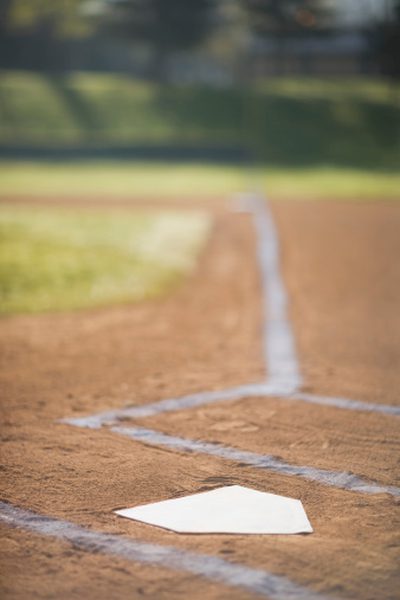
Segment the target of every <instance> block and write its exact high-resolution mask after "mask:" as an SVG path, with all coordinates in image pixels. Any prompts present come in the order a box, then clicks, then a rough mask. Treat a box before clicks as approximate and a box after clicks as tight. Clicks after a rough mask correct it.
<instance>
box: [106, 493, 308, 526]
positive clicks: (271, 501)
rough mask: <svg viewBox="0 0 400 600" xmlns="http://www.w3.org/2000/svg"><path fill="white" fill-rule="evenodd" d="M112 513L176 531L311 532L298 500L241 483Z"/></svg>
mask: <svg viewBox="0 0 400 600" xmlns="http://www.w3.org/2000/svg"><path fill="white" fill-rule="evenodd" d="M114 512H115V513H116V514H117V515H120V516H121V517H127V518H128V519H133V520H135V521H141V522H143V523H148V524H150V525H156V526H157V527H163V528H165V529H171V530H172V531H176V532H178V533H239V534H292V533H312V531H313V529H312V527H311V524H310V522H309V520H308V518H307V515H306V513H305V511H304V508H303V505H302V503H301V501H300V500H295V499H294V498H285V497H284V496H277V495H276V494H267V493H265V492H259V491H257V490H252V489H249V488H246V487H242V486H240V485H232V486H227V487H221V488H218V489H216V490H211V491H210V492H201V493H200V494H193V495H191V496H185V497H183V498H174V499H173V500H164V501H162V502H156V503H154V504H146V505H144V506H136V507H133V508H126V509H123V510H116V511H114Z"/></svg>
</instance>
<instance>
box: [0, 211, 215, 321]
mask: <svg viewBox="0 0 400 600" xmlns="http://www.w3.org/2000/svg"><path fill="white" fill-rule="evenodd" d="M209 228H210V218H209V217H208V216H207V215H205V214H203V213H184V214H183V213H179V212H160V213H155V214H153V213H143V212H141V213H140V212H132V211H127V210H126V211H124V210H117V209H113V210H110V211H106V210H103V211H87V210H86V211H84V210H69V209H51V208H50V209H49V208H40V209H28V208H12V207H10V206H8V207H2V208H1V209H0V307H1V308H0V311H1V313H2V314H12V313H21V312H28V313H31V312H40V311H55V310H69V309H76V308H88V307H93V306H102V305H106V304H111V303H122V302H133V301H138V300H144V299H147V298H152V297H155V296H158V295H160V294H163V293H165V292H166V291H167V290H169V289H170V288H171V287H172V286H174V285H175V284H177V283H178V282H179V281H180V280H181V278H182V277H183V276H184V275H185V274H186V273H188V272H189V271H190V270H191V269H192V268H193V266H194V264H195V261H196V257H197V255H198V252H199V250H200V248H201V247H202V245H203V244H204V242H205V239H206V237H207V233H208V231H209Z"/></svg>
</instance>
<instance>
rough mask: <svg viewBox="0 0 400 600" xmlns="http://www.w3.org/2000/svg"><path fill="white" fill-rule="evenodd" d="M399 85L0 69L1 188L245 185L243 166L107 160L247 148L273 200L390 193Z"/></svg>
mask: <svg viewBox="0 0 400 600" xmlns="http://www.w3.org/2000/svg"><path fill="white" fill-rule="evenodd" d="M399 92H400V88H399V86H397V87H393V86H392V87H391V88H389V86H388V85H387V84H385V83H384V82H382V81H379V80H371V79H362V78H359V79H356V78H353V79H347V80H346V79H343V80H333V79H331V80H321V79H315V78H303V79H295V78H279V79H271V80H269V81H265V82H259V83H258V84H257V85H256V86H254V87H253V88H252V89H251V90H249V89H245V88H244V89H238V88H230V89H212V88H209V87H206V86H167V87H164V88H162V87H159V86H156V85H153V84H150V83H144V82H139V81H136V80H134V79H131V78H128V77H126V76H122V75H104V74H88V73H74V74H72V75H70V76H65V77H54V76H53V77H49V76H44V75H43V74H42V75H40V74H34V73H24V72H2V73H0V146H1V145H3V146H4V147H6V148H7V147H8V148H18V147H20V146H23V145H28V146H30V147H31V148H32V157H33V160H32V162H31V163H26V162H25V163H24V162H16V161H14V162H12V161H8V162H7V161H5V160H4V161H3V162H0V194H3V195H14V194H31V195H47V196H51V195H59V194H62V195H83V194H95V195H98V196H105V195H108V196H110V195H111V196H117V195H123V196H130V195H132V196H133V195H136V196H139V195H140V196H144V197H145V196H149V195H159V196H166V197H167V196H171V195H192V194H197V195H199V194H203V195H214V194H215V195H216V194H230V193H232V192H236V191H238V190H242V189H247V188H248V187H249V181H251V178H249V177H248V176H247V175H246V173H245V170H244V168H243V167H240V166H234V165H231V166H229V165H225V166H216V165H212V164H188V163H187V164H179V163H170V164H160V163H152V164H150V163H145V162H137V163H129V162H125V163H123V162H121V163H117V162H112V160H111V159H112V156H113V154H112V150H113V148H115V147H116V146H119V147H128V148H129V146H131V145H138V146H142V147H143V146H152V145H155V146H157V145H158V146H159V145H167V146H170V147H175V146H179V147H182V146H185V145H188V146H193V145H194V146H204V147H213V146H215V145H225V146H228V147H230V146H234V147H246V148H251V149H252V151H253V152H254V154H255V155H256V156H257V157H258V163H259V181H260V185H262V186H263V188H264V189H265V190H266V191H267V192H268V193H269V195H271V196H274V197H287V196H291V197H296V196H301V197H313V198H332V197H340V198H345V197H350V198H398V197H399V191H398V190H399V189H400V178H399V173H400V110H399V106H398V96H399ZM66 146H74V147H78V148H79V147H82V146H85V147H89V148H90V147H92V146H93V147H98V146H101V147H105V148H108V149H109V156H110V160H109V161H104V162H103V163H100V162H97V163H96V162H90V161H81V162H80V163H79V162H77V161H75V162H70V163H66V164H61V163H53V164H50V163H45V162H42V163H40V162H35V160H34V157H35V148H40V147H45V148H47V149H49V148H50V149H51V148H52V147H66Z"/></svg>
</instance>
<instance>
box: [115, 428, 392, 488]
mask: <svg viewBox="0 0 400 600" xmlns="http://www.w3.org/2000/svg"><path fill="white" fill-rule="evenodd" d="M111 431H114V432H115V433H118V434H120V435H124V436H126V437H129V438H131V439H133V440H136V441H138V442H143V443H145V444H149V445H150V446H156V447H157V446H163V447H166V448H170V449H172V450H178V451H180V452H187V453H198V454H206V455H208V456H216V457H218V458H224V459H227V460H231V461H234V462H237V463H242V464H245V465H248V466H250V467H255V468H257V469H265V470H267V471H273V472H275V473H279V474H281V475H289V476H296V477H301V478H302V479H307V480H309V481H314V482H316V483H321V484H323V485H329V486H331V487H335V488H339V489H342V490H348V491H351V492H358V493H361V494H390V495H391V496H400V488H398V487H396V486H390V485H380V484H378V483H374V482H372V481H369V480H368V479H364V478H362V477H359V476H358V475H354V474H353V473H349V472H346V471H330V470H327V469H319V468H316V467H309V466H304V465H295V464H291V463H287V462H285V461H284V460H282V459H280V458H277V457H275V456H272V455H270V454H257V453H255V452H248V451H247V450H240V449H238V448H233V447H231V446H223V445H222V444H216V443H213V442H203V441H201V440H190V439H186V438H181V437H176V436H172V435H167V434H165V433H161V432H159V431H155V430H153V429H146V428H144V427H111Z"/></svg>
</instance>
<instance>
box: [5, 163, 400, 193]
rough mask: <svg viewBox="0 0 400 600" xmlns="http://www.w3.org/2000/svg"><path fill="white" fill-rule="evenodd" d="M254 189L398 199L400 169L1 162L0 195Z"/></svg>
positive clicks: (221, 191) (210, 191)
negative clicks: (397, 170) (254, 167)
mask: <svg viewBox="0 0 400 600" xmlns="http://www.w3.org/2000/svg"><path fill="white" fill-rule="evenodd" d="M252 188H256V189H262V191H263V192H264V193H265V194H266V195H268V196H270V197H272V198H296V197H300V198H314V199H321V200H323V199H324V198H330V199H331V198H347V199H353V198H354V199H363V198H366V199H377V200H381V199H384V198H388V199H391V198H393V199H399V198H400V191H399V190H400V172H399V173H395V172H391V171H389V172H382V171H374V170H371V171H365V170H362V169H355V168H343V167H329V166H318V167H309V168H299V167H297V168H296V167H281V168H279V167H274V168H269V169H268V168H263V167H260V168H257V169H252V170H250V169H246V168H243V167H239V166H215V165H182V164H170V165H165V164H159V163H132V164H131V163H116V162H97V163H96V162H92V163H90V162H81V163H66V164H58V163H41V162H40V163H21V162H9V161H8V162H0V195H2V196H6V197H8V198H11V197H12V196H18V195H29V196H38V197H43V196H46V197H49V198H51V197H53V198H56V197H58V196H67V197H68V196H83V195H93V196H96V198H98V199H101V198H107V199H108V200H109V199H110V198H113V197H126V198H129V197H140V198H146V197H149V196H158V197H160V198H162V197H163V198H165V199H166V200H168V198H169V197H173V196H180V197H185V196H187V197H189V196H196V195H204V196H217V195H219V196H229V195H230V194H233V193H236V192H238V191H243V190H249V189H252Z"/></svg>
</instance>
